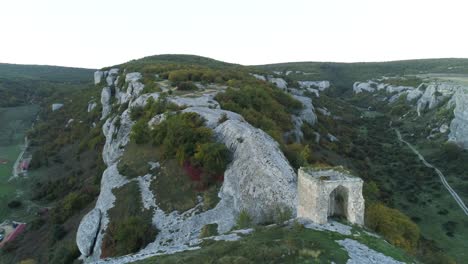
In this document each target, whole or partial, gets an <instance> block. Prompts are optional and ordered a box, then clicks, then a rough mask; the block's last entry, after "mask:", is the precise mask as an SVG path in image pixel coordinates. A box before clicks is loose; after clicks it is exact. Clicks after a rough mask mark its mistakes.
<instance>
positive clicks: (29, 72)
mask: <svg viewBox="0 0 468 264" xmlns="http://www.w3.org/2000/svg"><path fill="white" fill-rule="evenodd" d="M93 71H94V70H92V69H81V68H68V67H58V66H42V65H20V64H5V63H0V107H8V106H18V105H23V104H29V103H34V102H37V101H38V100H39V98H43V97H46V96H50V95H51V94H52V93H53V92H55V91H58V90H61V89H72V88H78V86H85V85H89V84H91V83H92V73H93Z"/></svg>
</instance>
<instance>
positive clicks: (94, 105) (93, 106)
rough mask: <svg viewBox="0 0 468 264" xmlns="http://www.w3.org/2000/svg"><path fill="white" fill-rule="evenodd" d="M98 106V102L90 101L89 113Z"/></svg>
mask: <svg viewBox="0 0 468 264" xmlns="http://www.w3.org/2000/svg"><path fill="white" fill-rule="evenodd" d="M96 106H97V103H96V102H94V101H91V102H89V103H88V113H89V112H91V111H93V110H94V108H96Z"/></svg>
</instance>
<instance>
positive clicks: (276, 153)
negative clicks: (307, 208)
mask: <svg viewBox="0 0 468 264" xmlns="http://www.w3.org/2000/svg"><path fill="white" fill-rule="evenodd" d="M215 134H216V136H217V137H218V139H219V140H220V141H221V142H223V143H224V144H225V145H226V146H227V147H228V149H229V150H230V151H231V153H233V154H232V156H233V160H232V162H231V164H229V166H228V168H227V170H226V172H225V174H224V183H223V186H222V188H221V194H220V195H221V196H222V197H226V196H228V197H231V198H232V202H233V204H232V208H233V209H234V211H236V212H240V211H241V210H246V211H247V212H248V214H249V215H250V216H251V217H252V219H253V220H254V221H255V222H261V221H264V220H266V219H268V217H271V216H272V214H274V213H275V211H276V210H285V209H286V210H289V211H290V212H291V213H292V215H295V211H296V202H297V197H296V191H295V189H296V175H295V173H294V170H293V169H292V168H291V166H290V165H289V163H288V161H287V160H286V158H285V157H284V155H283V153H282V152H281V150H280V149H279V146H278V143H277V142H276V141H274V140H273V139H272V138H271V137H270V136H268V135H267V134H266V133H265V132H263V131H262V130H260V129H257V128H254V127H252V126H251V125H250V124H248V123H246V122H242V121H238V120H228V121H226V122H224V123H222V124H220V125H219V126H218V127H216V128H215Z"/></svg>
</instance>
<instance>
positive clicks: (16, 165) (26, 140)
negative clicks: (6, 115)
mask: <svg viewBox="0 0 468 264" xmlns="http://www.w3.org/2000/svg"><path fill="white" fill-rule="evenodd" d="M22 148H23V149H22V150H21V153H20V154H19V156H18V158H17V159H16V161H15V164H14V165H13V176H12V177H11V178H10V179H9V181H11V180H12V179H14V178H16V177H18V174H19V173H18V167H19V164H20V162H21V160H22V159H23V155H24V152H26V149H27V148H28V138H27V137H25V138H24V146H23V147H22Z"/></svg>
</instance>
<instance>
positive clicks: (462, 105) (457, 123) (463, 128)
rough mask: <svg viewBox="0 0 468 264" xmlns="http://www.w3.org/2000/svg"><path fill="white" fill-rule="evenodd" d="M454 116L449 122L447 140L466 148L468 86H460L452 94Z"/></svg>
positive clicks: (467, 146)
mask: <svg viewBox="0 0 468 264" xmlns="http://www.w3.org/2000/svg"><path fill="white" fill-rule="evenodd" d="M453 100H454V102H455V110H454V111H453V113H454V115H455V117H454V119H453V120H452V122H451V123H450V134H449V140H450V141H454V142H456V143H457V144H459V145H460V146H461V147H463V148H465V149H468V87H460V88H458V90H457V92H456V93H455V94H454V96H453Z"/></svg>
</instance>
